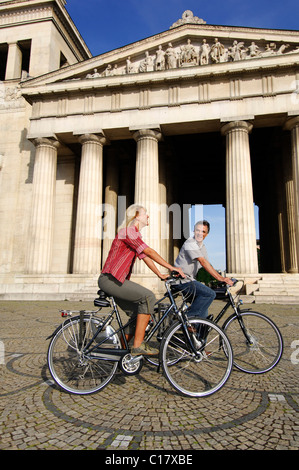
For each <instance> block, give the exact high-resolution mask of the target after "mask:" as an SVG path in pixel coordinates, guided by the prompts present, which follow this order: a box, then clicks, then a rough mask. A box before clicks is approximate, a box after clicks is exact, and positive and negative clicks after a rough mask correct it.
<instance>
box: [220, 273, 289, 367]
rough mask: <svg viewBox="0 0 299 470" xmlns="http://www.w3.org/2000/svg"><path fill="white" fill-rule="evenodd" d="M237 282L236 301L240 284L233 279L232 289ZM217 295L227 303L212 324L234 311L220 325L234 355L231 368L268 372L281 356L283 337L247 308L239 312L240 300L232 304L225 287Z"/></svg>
mask: <svg viewBox="0 0 299 470" xmlns="http://www.w3.org/2000/svg"><path fill="white" fill-rule="evenodd" d="M237 282H241V283H242V286H241V287H240V289H238V293H237V296H236V297H239V293H240V291H241V290H242V287H243V285H244V281H238V280H236V279H234V286H236V284H237ZM216 291H217V289H216ZM218 293H219V294H220V295H221V294H222V298H223V300H225V298H226V297H227V302H226V305H224V307H223V309H222V310H221V311H220V312H219V314H218V315H217V316H216V318H215V319H213V322H214V323H215V324H218V323H219V321H220V320H221V318H222V317H223V316H224V314H225V312H226V311H227V310H228V308H229V307H230V306H231V307H232V308H233V310H234V313H233V314H232V315H230V316H229V317H228V318H227V319H226V320H225V322H224V323H223V325H222V329H223V331H225V333H226V334H227V336H228V337H229V339H230V342H231V345H232V348H233V351H234V366H235V367H236V368H237V369H239V370H240V371H242V372H246V373H248V374H263V373H265V372H269V371H270V370H272V369H273V368H274V367H275V366H276V365H277V364H278V363H279V361H280V359H281V357H282V354H283V337H282V334H281V332H280V330H279V328H278V327H277V325H276V324H275V323H274V321H273V320H271V319H270V318H269V317H267V316H266V315H264V314H262V313H260V312H255V311H252V310H251V309H250V308H249V309H246V310H242V309H241V308H240V306H241V305H242V304H243V303H242V300H241V299H240V298H239V300H238V301H237V302H235V299H234V298H233V294H232V292H231V290H230V287H229V286H228V285H222V286H220V287H218ZM216 295H217V294H216ZM216 298H217V297H216Z"/></svg>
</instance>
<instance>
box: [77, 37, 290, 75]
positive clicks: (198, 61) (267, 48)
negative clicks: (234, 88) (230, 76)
mask: <svg viewBox="0 0 299 470" xmlns="http://www.w3.org/2000/svg"><path fill="white" fill-rule="evenodd" d="M201 41H202V42H201V44H200V43H198V45H194V44H192V41H191V39H190V38H188V39H187V42H186V43H185V44H178V45H173V44H172V43H171V42H169V43H168V44H167V45H164V46H163V45H162V44H161V45H159V46H158V49H156V50H155V51H146V52H145V57H144V58H142V59H140V58H134V57H132V56H129V57H127V58H126V59H125V64H124V65H123V64H120V65H118V64H116V63H115V64H113V65H112V64H107V65H106V68H105V69H104V70H103V71H102V72H101V73H99V72H98V71H97V69H94V70H93V73H89V74H87V75H86V77H85V78H98V77H108V76H115V75H123V74H133V73H144V72H153V71H163V70H171V69H176V68H181V67H182V68H183V67H189V66H198V65H201V66H203V65H209V64H219V63H223V62H236V61H240V60H248V59H255V58H261V57H272V56H275V55H282V54H287V53H296V52H299V46H295V45H293V48H295V49H292V48H291V50H289V49H290V45H289V44H280V45H277V44H276V43H274V42H270V43H268V44H266V45H264V46H263V47H261V46H260V45H258V44H256V43H255V42H254V41H251V43H250V44H245V42H244V41H238V40H236V39H235V40H233V43H232V44H231V45H228V44H227V43H226V45H225V44H223V42H225V41H224V40H223V42H222V41H220V40H219V39H218V38H215V39H214V41H213V43H212V44H211V43H210V44H209V43H208V41H207V39H206V38H204V39H202V40H201Z"/></svg>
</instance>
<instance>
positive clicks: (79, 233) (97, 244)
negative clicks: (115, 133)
mask: <svg viewBox="0 0 299 470" xmlns="http://www.w3.org/2000/svg"><path fill="white" fill-rule="evenodd" d="M79 141H80V143H81V144H82V154H81V166H80V178H79V192H78V206H77V219H76V231H75V243H74V262H73V272H74V273H78V274H96V273H99V272H100V270H101V244H102V191H103V145H104V144H105V143H106V139H105V138H104V136H103V135H94V134H85V135H83V136H81V137H80V138H79Z"/></svg>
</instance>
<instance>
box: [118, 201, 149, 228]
mask: <svg viewBox="0 0 299 470" xmlns="http://www.w3.org/2000/svg"><path fill="white" fill-rule="evenodd" d="M141 209H143V210H145V211H146V208H145V207H144V206H141V205H140V204H132V205H131V206H129V207H128V208H127V210H126V214H125V218H124V220H123V221H122V223H121V224H120V226H119V227H118V229H117V231H119V230H120V229H122V228H125V227H129V226H130V225H131V224H132V222H133V221H134V219H136V217H137V216H138V215H139V212H140V211H141Z"/></svg>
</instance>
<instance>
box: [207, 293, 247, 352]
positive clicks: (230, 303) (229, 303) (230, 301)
mask: <svg viewBox="0 0 299 470" xmlns="http://www.w3.org/2000/svg"><path fill="white" fill-rule="evenodd" d="M226 292H227V294H228V301H227V303H226V305H225V306H224V307H223V309H222V310H221V312H220V313H219V314H218V315H217V317H216V318H215V320H213V321H214V323H216V324H217V323H219V321H220V320H221V318H222V317H223V315H224V314H225V312H226V311H227V310H228V308H229V307H233V309H234V312H235V315H236V317H237V319H238V322H239V325H240V328H241V330H242V332H243V334H244V336H245V338H246V340H247V341H248V342H249V343H250V338H249V337H248V334H247V331H246V328H245V325H244V323H243V319H242V317H241V315H240V313H242V310H241V309H240V308H239V306H238V305H236V303H235V301H234V299H233V296H232V293H231V291H230V290H229V286H226ZM247 310H248V309H247Z"/></svg>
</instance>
